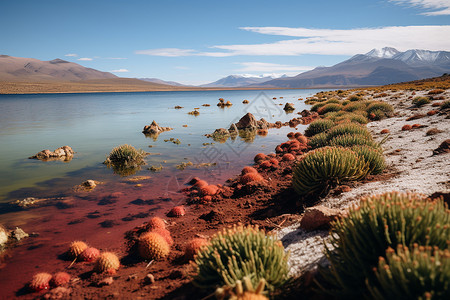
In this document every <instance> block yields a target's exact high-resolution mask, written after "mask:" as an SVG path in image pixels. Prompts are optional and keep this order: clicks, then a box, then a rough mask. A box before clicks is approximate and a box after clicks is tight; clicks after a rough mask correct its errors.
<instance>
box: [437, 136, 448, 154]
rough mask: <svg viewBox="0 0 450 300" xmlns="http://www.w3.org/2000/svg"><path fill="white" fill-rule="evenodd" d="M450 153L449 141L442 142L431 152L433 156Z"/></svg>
mask: <svg viewBox="0 0 450 300" xmlns="http://www.w3.org/2000/svg"><path fill="white" fill-rule="evenodd" d="M444 153H450V139H448V140H445V141H443V142H442V143H441V144H440V145H439V147H437V148H436V149H434V150H433V155H438V154H444Z"/></svg>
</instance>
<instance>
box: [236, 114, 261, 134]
mask: <svg viewBox="0 0 450 300" xmlns="http://www.w3.org/2000/svg"><path fill="white" fill-rule="evenodd" d="M236 128H237V129H240V130H246V129H253V130H256V129H257V128H258V121H257V120H256V118H255V116H254V115H252V114H251V113H247V114H246V115H245V116H243V117H242V118H241V119H240V120H239V122H237V123H236Z"/></svg>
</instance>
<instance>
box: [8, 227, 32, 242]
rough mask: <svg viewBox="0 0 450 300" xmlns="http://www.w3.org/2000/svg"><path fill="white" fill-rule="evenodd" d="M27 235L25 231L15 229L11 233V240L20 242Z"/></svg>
mask: <svg viewBox="0 0 450 300" xmlns="http://www.w3.org/2000/svg"><path fill="white" fill-rule="evenodd" d="M28 236H29V235H28V233H26V232H25V231H23V230H22V229H21V228H19V227H16V229H14V230H13V231H12V232H11V238H13V239H15V240H17V241H20V240H21V239H24V238H27V237H28Z"/></svg>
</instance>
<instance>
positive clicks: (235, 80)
mask: <svg viewBox="0 0 450 300" xmlns="http://www.w3.org/2000/svg"><path fill="white" fill-rule="evenodd" d="M285 76H286V75H283V76H281V77H285ZM274 78H277V77H276V76H274V75H268V76H264V75H262V76H253V75H230V76H227V77H224V78H221V79H219V80H217V81H214V82H211V83H208V84H203V85H200V86H201V87H243V86H248V85H252V84H261V83H264V82H266V81H269V80H272V79H274Z"/></svg>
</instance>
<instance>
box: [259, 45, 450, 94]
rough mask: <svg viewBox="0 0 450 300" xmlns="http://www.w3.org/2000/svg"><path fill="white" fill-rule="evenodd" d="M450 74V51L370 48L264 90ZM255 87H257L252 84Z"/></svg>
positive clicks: (268, 83)
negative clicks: (366, 51)
mask: <svg viewBox="0 0 450 300" xmlns="http://www.w3.org/2000/svg"><path fill="white" fill-rule="evenodd" d="M444 73H450V52H448V51H430V50H419V49H411V50H407V51H405V52H400V51H398V50H397V49H395V48H391V47H385V48H382V49H373V50H371V51H369V52H368V53H366V54H357V55H355V56H353V57H351V58H349V59H347V60H345V61H343V62H341V63H338V64H336V65H334V66H331V67H324V68H316V69H314V70H311V71H307V72H304V73H301V74H298V75H297V76H294V77H286V78H278V79H273V80H270V81H266V82H264V83H262V84H257V85H258V86H264V87H289V88H309V87H341V86H342V87H345V86H358V85H383V84H390V83H397V82H402V81H411V80H417V79H424V78H430V77H437V76H441V75H442V74H444ZM254 86H256V85H254Z"/></svg>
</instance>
